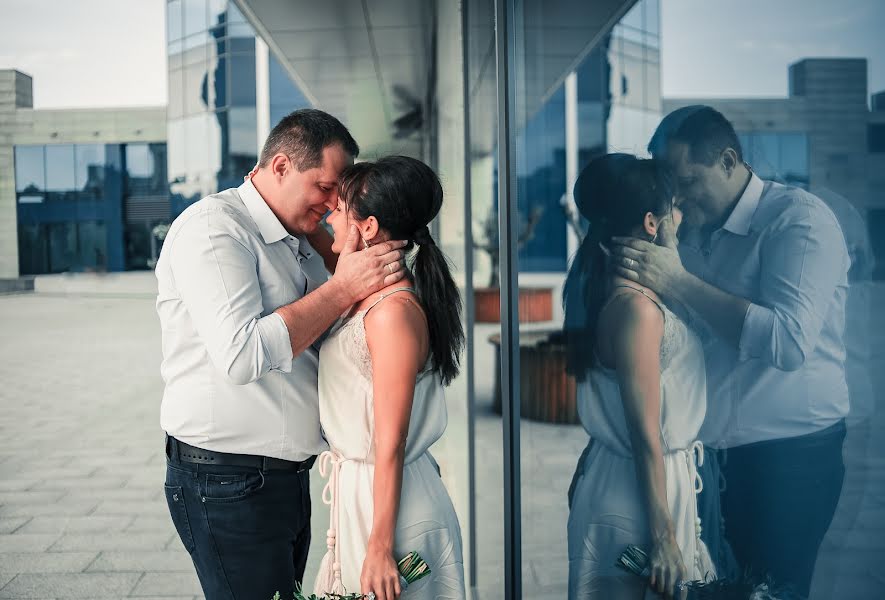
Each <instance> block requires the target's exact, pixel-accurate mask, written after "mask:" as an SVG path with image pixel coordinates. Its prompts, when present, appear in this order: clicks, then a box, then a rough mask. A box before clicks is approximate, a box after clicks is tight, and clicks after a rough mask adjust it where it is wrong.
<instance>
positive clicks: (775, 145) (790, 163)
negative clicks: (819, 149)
mask: <svg viewBox="0 0 885 600" xmlns="http://www.w3.org/2000/svg"><path fill="white" fill-rule="evenodd" d="M738 139H739V140H740V142H741V147H742V148H743V151H744V160H746V161H747V162H748V163H750V165H752V167H753V170H754V171H755V172H756V174H757V175H759V177H761V178H762V179H770V180H772V181H779V182H782V183H786V184H789V185H795V186H797V187H802V188H807V187H808V182H809V174H808V134H806V133H801V132H769V131H766V132H764V133H763V132H758V131H739V132H738Z"/></svg>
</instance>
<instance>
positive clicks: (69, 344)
mask: <svg viewBox="0 0 885 600" xmlns="http://www.w3.org/2000/svg"><path fill="white" fill-rule="evenodd" d="M144 275H145V276H147V275H148V274H144ZM140 281H141V285H142V286H143V288H141V291H138V289H137V290H136V293H120V294H114V293H111V294H105V295H94V294H93V295H90V291H91V290H90V286H89V285H83V286H81V288H79V289H78V290H76V292H75V293H72V292H70V290H68V292H67V293H58V290H56V293H45V292H44V293H40V292H39V291H38V293H32V294H12V295H6V296H0V331H2V332H3V334H2V335H3V343H2V345H0V382H2V384H0V407H2V411H0V598H35V599H36V598H40V599H47V598H57V599H68V598H131V597H138V598H143V599H144V598H177V599H184V598H188V599H195V598H200V597H201V591H200V587H199V584H198V582H197V579H196V576H195V575H194V572H193V566H192V564H191V561H190V558H189V556H188V555H187V553H186V552H185V551H184V549H183V548H182V546H181V543H180V542H179V540H178V537H177V535H176V534H175V530H174V528H173V526H172V523H171V521H170V520H169V516H168V514H167V510H166V504H165V499H164V495H163V485H162V484H163V478H164V457H163V453H162V443H163V434H162V431H160V429H159V403H160V397H161V394H162V382H161V380H160V377H159V362H160V345H159V328H158V324H157V320H156V315H155V313H154V308H153V298H152V297H151V295H150V294H149V293H144V290H149V288H150V282H149V280H146V279H143V280H140ZM145 283H147V285H146V286H145V285H144V284H145ZM136 288H137V286H136ZM39 289H40V288H39V286H38V290H39ZM882 295H883V294H880V296H882ZM877 305H879V306H881V303H878V304H877ZM883 325H885V323H883V322H881V320H880V321H878V322H877V323H875V324H874V326H873V327H872V328H871V331H876V332H877V333H879V337H883V336H882V332H885V327H883ZM488 333H489V332H488V331H485V330H484V329H483V330H482V331H479V330H478V331H477V335H476V344H477V350H478V357H477V361H478V363H477V387H478V394H479V398H478V408H477V410H478V416H477V421H476V435H477V447H476V451H477V523H478V536H477V537H478V539H477V546H478V556H479V561H478V563H479V568H478V574H477V575H478V578H477V583H478V592H479V593H478V594H477V595H478V597H479V598H481V599H482V600H492V599H495V598H501V597H502V596H503V588H502V585H501V581H502V574H503V562H502V557H503V551H502V546H503V509H502V485H503V483H502V482H503V478H502V469H503V461H502V452H501V419H500V417H499V416H497V415H494V414H492V412H491V410H490V408H489V407H490V400H489V397H490V393H491V384H492V379H491V373H492V371H493V369H492V368H491V354H490V352H487V351H486V348H485V346H484V344H486V342H485V339H486V337H487V335H488ZM877 343H878V344H882V340H878V339H877ZM481 345H482V346H481ZM882 350H883V349H882V348H881V347H879V348H878V350H877V352H878V354H877V355H878V356H883V355H885V353H883V352H882ZM878 376H879V377H880V380H879V381H877V385H878V389H879V390H882V389H885V388H883V387H882V381H881V378H882V377H883V374H882V373H878ZM879 397H881V393H880V394H879ZM461 422H462V421H461V419H460V417H459V415H457V414H451V415H450V427H452V428H455V427H460V426H462V425H459V423H461ZM869 431H870V432H871V435H870V436H869V437H866V438H864V437H863V436H862V435H860V433H859V432H860V430H857V429H853V430H852V433H851V434H850V435H849V442H848V444H847V446H846V461H847V463H848V468H849V475H848V478H847V481H846V486H845V491H844V493H843V497H842V501H841V504H840V510H839V513H838V514H837V517H836V520H835V522H834V525H833V528H832V529H831V531H830V533H829V534H828V537H827V540H826V541H825V543H824V547H823V549H822V553H821V557H820V561H819V569H818V572H817V575H816V580H815V594H814V598H816V599H817V598H820V599H825V598H879V597H883V595H882V592H881V590H883V589H885V577H883V575H882V574H881V572H882V570H881V568H880V566H881V564H882V562H883V559H885V422H883V415H882V413H881V411H880V412H879V414H877V415H876V417H875V418H874V421H873V423H872V424H871V427H870V428H869ZM585 442H586V439H585V437H584V434H583V432H582V430H581V429H580V428H579V427H577V426H557V425H548V424H540V423H532V422H524V424H523V428H522V465H523V471H522V473H523V474H522V477H523V482H522V483H523V485H522V490H523V531H522V541H523V555H524V575H523V576H524V581H525V588H526V597H531V596H534V597H549V598H565V589H566V588H565V584H566V579H567V562H566V560H565V523H566V519H567V507H566V501H565V490H566V488H567V486H568V482H569V480H570V477H571V473H572V470H573V469H574V464H575V461H576V460H577V457H578V454H579V453H580V451H581V449H582V448H583V446H584V444H585ZM459 450H460V449H459ZM455 451H457V450H456V449H451V448H448V447H447V445H446V443H445V441H443V443H442V444H440V445H439V446H438V448H436V449H435V452H436V454H437V456H438V458H439V462H440V464H441V465H442V466H443V469H444V470H445V469H446V465H447V464H451V463H452V462H455V461H453V460H450V457H449V456H447V453H448V452H455ZM446 476H447V479H448V478H451V477H458V474H452V473H446ZM322 483H323V482H322V480H321V479H320V478H319V477H318V474H317V473H316V472H314V473H312V496H313V499H314V521H313V531H314V546H313V548H312V552H311V559H310V563H309V565H308V572H307V580H308V581H312V578H313V574H314V573H315V571H316V566H317V564H318V562H319V560H320V558H321V556H322V552H323V550H324V548H323V545H324V541H325V540H324V536H323V535H322V533H323V532H324V531H325V529H326V523H327V521H326V519H327V515H328V513H327V512H326V511H325V507H324V506H323V505H322V503H321V502H320V500H319V498H320V489H321V487H322ZM256 600H261V599H256Z"/></svg>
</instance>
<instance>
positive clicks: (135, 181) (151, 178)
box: [125, 144, 169, 197]
mask: <svg viewBox="0 0 885 600" xmlns="http://www.w3.org/2000/svg"><path fill="white" fill-rule="evenodd" d="M125 152H126V178H127V192H126V193H127V194H128V195H129V196H134V197H138V196H166V195H167V194H168V185H169V184H168V182H167V181H166V144H127V145H126V147H125Z"/></svg>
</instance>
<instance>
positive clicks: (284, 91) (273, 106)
mask: <svg viewBox="0 0 885 600" xmlns="http://www.w3.org/2000/svg"><path fill="white" fill-rule="evenodd" d="M308 106H310V103H309V102H308V101H307V99H306V98H305V97H304V95H303V94H302V93H301V91H300V90H299V89H298V87H297V86H296V85H295V84H294V83H293V82H292V80H291V79H289V74H288V73H286V70H285V69H283V67H282V65H280V63H279V61H278V60H277V59H276V58H275V57H274V56H273V54H271V55H270V122H271V126H273V125H275V124H276V123H279V122H280V119H282V118H283V117H285V116H286V115H288V114H289V113H290V112H292V111H294V110H298V109H299V108H306V107H308Z"/></svg>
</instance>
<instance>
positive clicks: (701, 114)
mask: <svg viewBox="0 0 885 600" xmlns="http://www.w3.org/2000/svg"><path fill="white" fill-rule="evenodd" d="M671 142H681V143H683V144H685V145H687V146H688V150H689V157H690V158H691V160H692V161H694V162H696V163H701V164H703V165H707V166H709V165H712V164H713V163H714V162H716V161H717V160H718V159H719V156H720V155H721V154H722V152H723V150H725V149H726V148H732V149H734V151H735V152H736V153H737V158H738V160H739V161H742V160H744V153H743V150H742V148H741V142H740V140H739V139H738V136H737V134H736V133H735V131H734V127H733V126H732V125H731V122H729V120H728V119H726V118H725V117H724V116H723V115H722V113H720V112H719V111H718V110H716V109H714V108H712V107H710V106H704V105H702V104H694V105H692V106H683V107H682V108H677V109H676V110H674V111H673V112H671V113H670V114H669V115H667V116H666V117H664V119H663V120H662V121H661V124H660V125H658V128H657V129H656V130H655V133H654V135H653V136H651V141H650V142H649V143H648V151H649V152H650V153H651V155H652V156H654V157H655V158H659V157H661V156H663V155H664V153H666V151H667V146H668V144H670V143H671Z"/></svg>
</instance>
